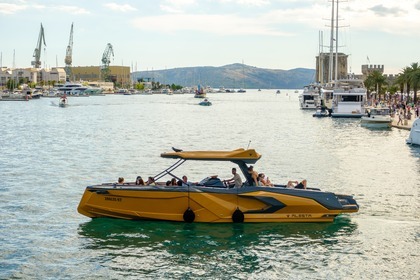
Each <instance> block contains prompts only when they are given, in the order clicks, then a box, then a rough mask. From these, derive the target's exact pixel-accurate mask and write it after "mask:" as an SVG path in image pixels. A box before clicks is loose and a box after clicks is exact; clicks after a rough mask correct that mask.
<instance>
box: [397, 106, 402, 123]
mask: <svg viewBox="0 0 420 280" xmlns="http://www.w3.org/2000/svg"><path fill="white" fill-rule="evenodd" d="M400 123H401V125H402V124H403V112H402V109H400V111H399V113H398V122H397V125H399V124H400Z"/></svg>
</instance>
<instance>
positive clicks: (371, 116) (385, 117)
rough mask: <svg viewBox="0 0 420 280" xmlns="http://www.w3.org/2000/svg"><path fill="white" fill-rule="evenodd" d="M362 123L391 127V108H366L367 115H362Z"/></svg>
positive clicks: (374, 126)
mask: <svg viewBox="0 0 420 280" xmlns="http://www.w3.org/2000/svg"><path fill="white" fill-rule="evenodd" d="M360 124H361V125H362V126H365V127H373V128H388V127H391V124H392V119H391V112H390V109H389V108H381V107H370V108H367V109H366V115H365V116H362V120H361V121H360Z"/></svg>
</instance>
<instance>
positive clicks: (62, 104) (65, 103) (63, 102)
mask: <svg viewBox="0 0 420 280" xmlns="http://www.w3.org/2000/svg"><path fill="white" fill-rule="evenodd" d="M68 105H69V101H68V99H67V97H65V96H63V97H61V98H60V101H59V102H58V106H59V107H67V106H68Z"/></svg>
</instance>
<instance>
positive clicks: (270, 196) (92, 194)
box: [77, 149, 359, 223]
mask: <svg viewBox="0 0 420 280" xmlns="http://www.w3.org/2000/svg"><path fill="white" fill-rule="evenodd" d="M161 157H164V158H174V159H178V161H177V162H176V163H175V164H173V165H172V166H170V167H169V168H167V169H165V170H164V171H162V172H161V173H160V174H158V175H156V176H155V177H154V179H155V182H156V183H155V185H153V186H139V185H135V184H134V183H128V184H115V183H108V184H101V185H94V186H88V187H86V190H85V192H84V194H83V197H82V199H81V201H80V204H79V207H78V209H77V210H78V211H79V213H81V214H83V215H85V216H88V217H91V218H98V217H113V218H121V219H133V220H165V221H180V222H183V221H184V222H206V223H230V222H252V223H255V222H332V221H333V220H334V218H335V217H337V215H339V214H342V213H351V212H357V211H358V210H359V206H358V204H357V202H356V201H355V200H354V199H353V197H352V196H350V195H338V194H334V193H331V192H324V191H321V190H319V189H314V188H307V189H296V188H288V187H287V186H286V185H276V184H275V185H274V186H272V187H269V186H267V187H260V186H255V185H253V184H252V182H253V180H252V177H251V175H250V174H249V173H248V164H253V163H255V162H257V161H258V160H259V159H260V158H261V155H260V154H258V153H257V152H256V151H255V150H254V149H247V150H245V149H237V150H233V151H182V150H177V149H174V152H168V153H163V154H161ZM187 160H204V161H230V162H233V163H235V164H237V165H238V167H239V168H240V169H241V171H242V173H243V175H244V176H245V178H246V181H245V183H244V184H243V186H242V187H240V188H230V187H229V186H227V185H226V184H224V183H223V182H222V181H220V180H219V179H218V178H211V179H209V180H203V181H201V182H200V183H189V184H184V185H182V186H166V185H165V183H163V182H159V179H161V178H163V177H164V176H171V177H174V178H177V179H179V180H180V178H178V177H177V176H176V175H174V174H173V173H172V172H173V171H174V170H175V169H176V168H177V167H179V166H180V165H181V164H183V163H184V162H185V161H187Z"/></svg>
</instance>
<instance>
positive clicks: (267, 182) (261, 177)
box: [258, 173, 274, 187]
mask: <svg viewBox="0 0 420 280" xmlns="http://www.w3.org/2000/svg"><path fill="white" fill-rule="evenodd" d="M258 182H259V183H260V184H259V185H260V186H267V187H272V186H274V185H273V184H272V183H271V181H270V179H269V178H268V177H265V174H264V173H260V174H258Z"/></svg>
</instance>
